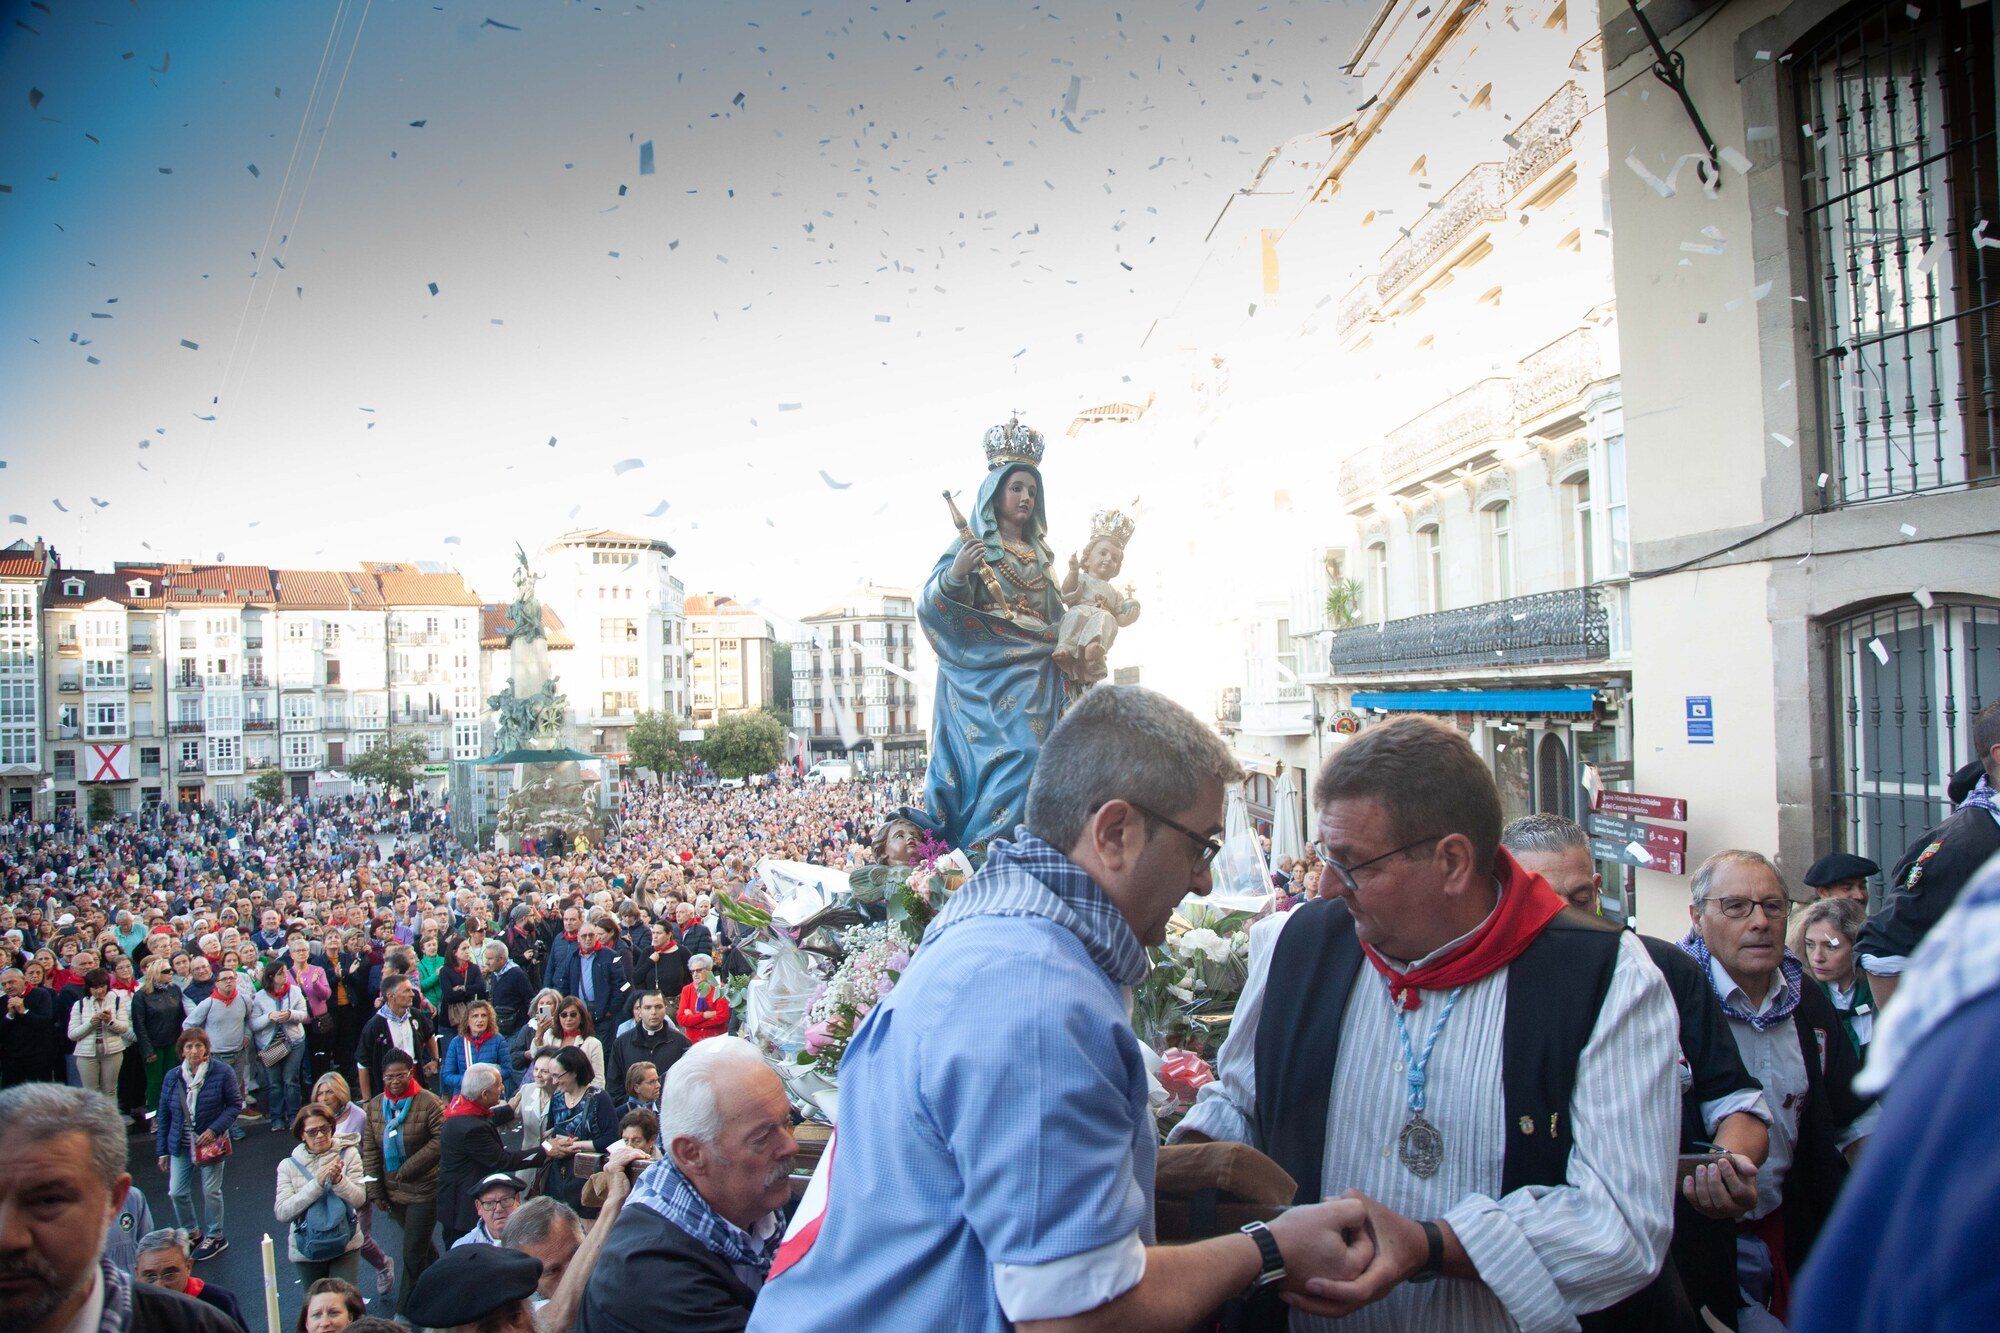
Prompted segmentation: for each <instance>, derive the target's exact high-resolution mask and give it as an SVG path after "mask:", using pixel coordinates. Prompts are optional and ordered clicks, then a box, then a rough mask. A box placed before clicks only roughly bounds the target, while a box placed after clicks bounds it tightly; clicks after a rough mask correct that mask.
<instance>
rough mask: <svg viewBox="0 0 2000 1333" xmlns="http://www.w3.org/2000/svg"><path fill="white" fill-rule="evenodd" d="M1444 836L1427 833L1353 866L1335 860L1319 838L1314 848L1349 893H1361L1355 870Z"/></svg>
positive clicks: (1322, 862) (1322, 861)
mask: <svg viewBox="0 0 2000 1333" xmlns="http://www.w3.org/2000/svg"><path fill="white" fill-rule="evenodd" d="M1444 836H1445V835H1444V834H1442V833H1430V834H1426V835H1425V836H1423V837H1421V838H1418V839H1417V840H1416V841H1415V842H1406V843H1404V844H1403V845H1402V846H1401V847H1392V848H1390V849H1389V850H1388V851H1386V852H1384V853H1382V854H1381V855H1380V856H1371V857H1369V858H1368V859H1367V860H1366V861H1357V862H1355V863H1354V864H1353V865H1351V866H1350V865H1342V864H1341V863H1340V862H1338V861H1336V860H1334V859H1333V853H1332V852H1329V851H1328V850H1327V849H1326V844H1325V843H1324V842H1322V841H1320V840H1318V839H1314V841H1313V846H1312V849H1313V855H1314V856H1317V857H1318V858H1319V859H1320V864H1321V865H1324V866H1325V867H1326V868H1327V869H1328V870H1331V871H1332V872H1333V873H1334V874H1336V875H1338V876H1340V882H1341V883H1342V884H1345V885H1346V886H1347V891H1348V892H1349V893H1359V892H1361V886H1360V885H1359V884H1356V883H1355V882H1354V872H1355V871H1357V870H1366V869H1367V868H1368V867H1369V866H1372V865H1374V864H1375V863H1376V862H1378V861H1386V860H1388V859H1389V858H1390V857H1392V856H1401V855H1402V854H1403V853H1404V852H1407V851H1411V850H1413V849H1415V848H1418V847H1421V846H1423V845H1424V844H1425V843H1427V842H1436V841H1437V840H1438V839H1439V838H1442V837H1444Z"/></svg>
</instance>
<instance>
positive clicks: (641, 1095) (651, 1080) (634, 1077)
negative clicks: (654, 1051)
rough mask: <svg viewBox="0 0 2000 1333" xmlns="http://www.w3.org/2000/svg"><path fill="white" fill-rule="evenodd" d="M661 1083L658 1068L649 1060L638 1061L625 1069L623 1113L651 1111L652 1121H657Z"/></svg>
mask: <svg viewBox="0 0 2000 1333" xmlns="http://www.w3.org/2000/svg"><path fill="white" fill-rule="evenodd" d="M661 1083H662V1080H661V1078H660V1071H659V1068H658V1067H657V1066H655V1065H654V1064H653V1062H652V1061H650V1060H640V1061H638V1062H637V1063H635V1064H634V1065H633V1066H632V1067H631V1068H629V1069H627V1070H626V1071H625V1105H624V1108H623V1109H624V1111H625V1113H626V1114H627V1115H630V1114H631V1113H632V1112H634V1111H651V1112H652V1113H653V1117H654V1119H658V1118H659V1115H660V1087H661Z"/></svg>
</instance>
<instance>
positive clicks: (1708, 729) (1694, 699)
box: [1687, 694, 1715, 745]
mask: <svg viewBox="0 0 2000 1333" xmlns="http://www.w3.org/2000/svg"><path fill="white" fill-rule="evenodd" d="M1687 739H1688V744H1689V745H1713V744H1715V698H1714V696H1712V695H1707V694H1690V695H1688V696H1687Z"/></svg>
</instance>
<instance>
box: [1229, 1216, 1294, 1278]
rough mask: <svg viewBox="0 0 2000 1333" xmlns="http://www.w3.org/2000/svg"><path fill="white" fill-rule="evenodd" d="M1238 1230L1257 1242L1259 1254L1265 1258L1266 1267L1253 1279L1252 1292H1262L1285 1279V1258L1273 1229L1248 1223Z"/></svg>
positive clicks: (1256, 1223) (1255, 1223) (1258, 1223)
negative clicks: (1272, 1231)
mask: <svg viewBox="0 0 2000 1333" xmlns="http://www.w3.org/2000/svg"><path fill="white" fill-rule="evenodd" d="M1237 1230H1239V1231H1241V1232H1242V1233H1243V1234H1244V1235H1246V1236H1248V1237H1249V1238H1250V1239H1251V1240H1254V1241H1256V1242H1257V1253H1259V1254H1261V1255H1263V1256H1264V1267H1263V1269H1262V1270H1261V1271H1260V1272H1259V1273H1258V1274H1257V1276H1256V1277H1255V1278H1254V1279H1252V1281H1251V1283H1250V1290H1251V1291H1262V1290H1263V1289H1264V1288H1266V1287H1268V1286H1270V1285H1271V1284H1272V1283H1273V1282H1282V1281H1284V1279H1285V1256H1284V1254H1283V1253H1282V1252H1281V1251H1280V1250H1279V1249H1278V1238H1277V1237H1276V1236H1273V1235H1272V1234H1271V1228H1269V1227H1267V1226H1265V1225H1264V1224H1263V1223H1262V1222H1246V1223H1244V1224H1243V1225H1242V1226H1241V1227H1238V1228H1237Z"/></svg>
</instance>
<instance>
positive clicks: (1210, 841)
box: [1125, 800, 1222, 865]
mask: <svg viewBox="0 0 2000 1333" xmlns="http://www.w3.org/2000/svg"><path fill="white" fill-rule="evenodd" d="M1125 804H1127V805H1129V806H1131V807H1132V808H1133V809H1134V810H1137V811H1138V812H1139V813H1140V814H1142V815H1144V816H1145V817H1146V818H1148V819H1157V820H1159V821H1160V822H1161V823H1162V824H1165V825H1166V826H1167V827H1168V828H1170V829H1172V830H1173V831H1174V832H1176V833H1178V834H1180V835H1181V836H1182V837H1184V838H1186V839H1187V840H1188V841H1189V842H1191V843H1193V844H1194V845H1195V847H1196V849H1197V850H1198V851H1199V853H1200V855H1201V863H1202V864H1203V865H1212V864H1213V863H1214V861H1215V858H1216V857H1218V856H1220V855H1221V854H1222V839H1220V838H1213V837H1210V836H1209V835H1208V834H1206V833H1196V832H1195V831H1194V830H1193V829H1191V828H1189V827H1188V826H1187V825H1185V824H1177V823H1175V822H1174V821H1173V820H1171V819H1168V818H1167V817H1166V816H1165V815H1163V814H1161V813H1159V812H1158V811H1157V810H1148V809H1147V808H1146V807H1145V806H1143V805H1140V804H1139V803H1138V802H1137V801H1130V800H1128V801H1126V802H1125Z"/></svg>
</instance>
